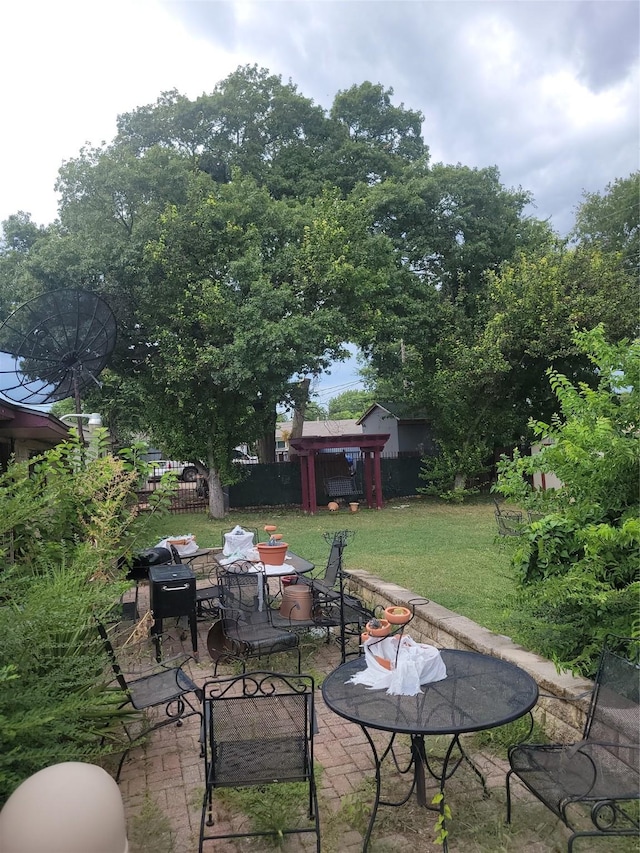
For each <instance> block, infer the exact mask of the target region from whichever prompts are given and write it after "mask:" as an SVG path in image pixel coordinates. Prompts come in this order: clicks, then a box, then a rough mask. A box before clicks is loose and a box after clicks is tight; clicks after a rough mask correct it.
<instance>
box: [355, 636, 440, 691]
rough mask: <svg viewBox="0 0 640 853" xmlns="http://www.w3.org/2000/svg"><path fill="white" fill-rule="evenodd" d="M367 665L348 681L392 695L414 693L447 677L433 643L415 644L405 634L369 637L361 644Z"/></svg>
mask: <svg viewBox="0 0 640 853" xmlns="http://www.w3.org/2000/svg"><path fill="white" fill-rule="evenodd" d="M364 656H365V660H366V662H367V666H366V668H365V669H363V670H362V671H361V672H357V673H356V674H355V675H354V676H353V678H351V679H350V681H351V682H352V683H353V684H363V685H364V686H365V687H370V688H371V689H373V690H382V689H386V691H387V693H390V694H392V695H395V696H415V695H416V694H418V693H422V690H421V689H420V686H421V685H422V684H428V683H430V682H433V681H442V679H443V678H446V677H447V668H446V666H445V665H444V661H443V660H442V656H441V655H440V652H439V651H438V649H437V648H436V647H435V646H430V645H428V644H427V643H416V641H415V640H414V639H412V638H411V637H410V636H409V635H408V634H402V635H398V636H395V637H384V639H382V640H379V639H377V638H375V637H370V638H369V639H368V640H366V641H365V643H364Z"/></svg>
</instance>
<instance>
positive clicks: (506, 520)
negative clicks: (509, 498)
mask: <svg viewBox="0 0 640 853" xmlns="http://www.w3.org/2000/svg"><path fill="white" fill-rule="evenodd" d="M494 515H495V518H496V524H497V525H498V536H501V537H509V536H522V532H523V524H522V513H521V512H518V511H517V510H499V509H497V510H496V511H495V513H494Z"/></svg>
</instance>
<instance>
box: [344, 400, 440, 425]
mask: <svg viewBox="0 0 640 853" xmlns="http://www.w3.org/2000/svg"><path fill="white" fill-rule="evenodd" d="M376 409H382V410H383V411H384V412H386V413H387V414H388V415H390V416H391V417H392V418H395V419H396V420H397V421H398V423H401V424H405V423H431V418H430V417H428V415H427V414H426V413H424V412H415V411H413V410H411V409H410V408H409V407H408V406H406V405H404V404H402V403H386V402H385V403H372V405H371V406H369V408H368V409H367V411H366V412H365V413H364V414H363V415H361V416H360V417H359V418H358V420H357V421H356V423H357V424H359V425H362V424H363V423H364V421H366V419H367V418H368V417H369V415H370V414H371V413H372V412H374V411H375V410H376Z"/></svg>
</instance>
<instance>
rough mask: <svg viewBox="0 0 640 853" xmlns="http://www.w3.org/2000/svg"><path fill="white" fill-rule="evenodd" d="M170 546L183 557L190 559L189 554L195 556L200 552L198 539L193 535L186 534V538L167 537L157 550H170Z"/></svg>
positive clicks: (159, 543)
mask: <svg viewBox="0 0 640 853" xmlns="http://www.w3.org/2000/svg"><path fill="white" fill-rule="evenodd" d="M170 545H173V547H174V548H175V549H176V551H177V552H178V554H180V556H181V557H188V556H189V554H195V553H196V551H197V550H198V543H197V542H196V537H195V536H194V535H193V534H192V533H186V534H185V535H184V536H167V538H166V539H162V540H161V541H160V542H158V544H157V545H156V548H169V546H170ZM169 550H171V549H170V548H169Z"/></svg>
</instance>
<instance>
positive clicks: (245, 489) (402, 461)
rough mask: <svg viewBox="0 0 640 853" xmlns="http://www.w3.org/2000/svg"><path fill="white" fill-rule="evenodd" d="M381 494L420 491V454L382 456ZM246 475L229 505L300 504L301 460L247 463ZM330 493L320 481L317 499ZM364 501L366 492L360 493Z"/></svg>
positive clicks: (401, 495)
mask: <svg viewBox="0 0 640 853" xmlns="http://www.w3.org/2000/svg"><path fill="white" fill-rule="evenodd" d="M381 463H382V465H381V467H382V496H383V499H384V500H389V499H390V498H406V497H411V496H412V495H416V494H418V493H417V491H416V489H417V488H418V487H419V486H422V485H424V483H423V482H422V480H420V478H419V476H418V474H419V472H420V464H421V463H420V459H419V458H418V457H415V456H412V457H400V458H384V457H383V458H382V460H381ZM361 465H362V463H361V462H359V463H358V471H357V472H356V480H357V482H358V483H363V478H362V470H361ZM243 473H244V479H243V480H242V482H240V483H236V484H235V485H233V486H230V487H229V506H231V507H233V508H234V509H240V508H242V507H250V506H301V505H302V489H301V487H300V464H299V462H298V461H295V462H275V463H270V464H267V465H246V466H245V468H244V472H243ZM328 500H329V499H328V497H327V496H326V495H325V494H324V493H323V491H322V485H321V484H320V483H319V484H318V503H319V505H322V504H325V503H327V501H328ZM360 500H361V501H364V496H361V497H360Z"/></svg>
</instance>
